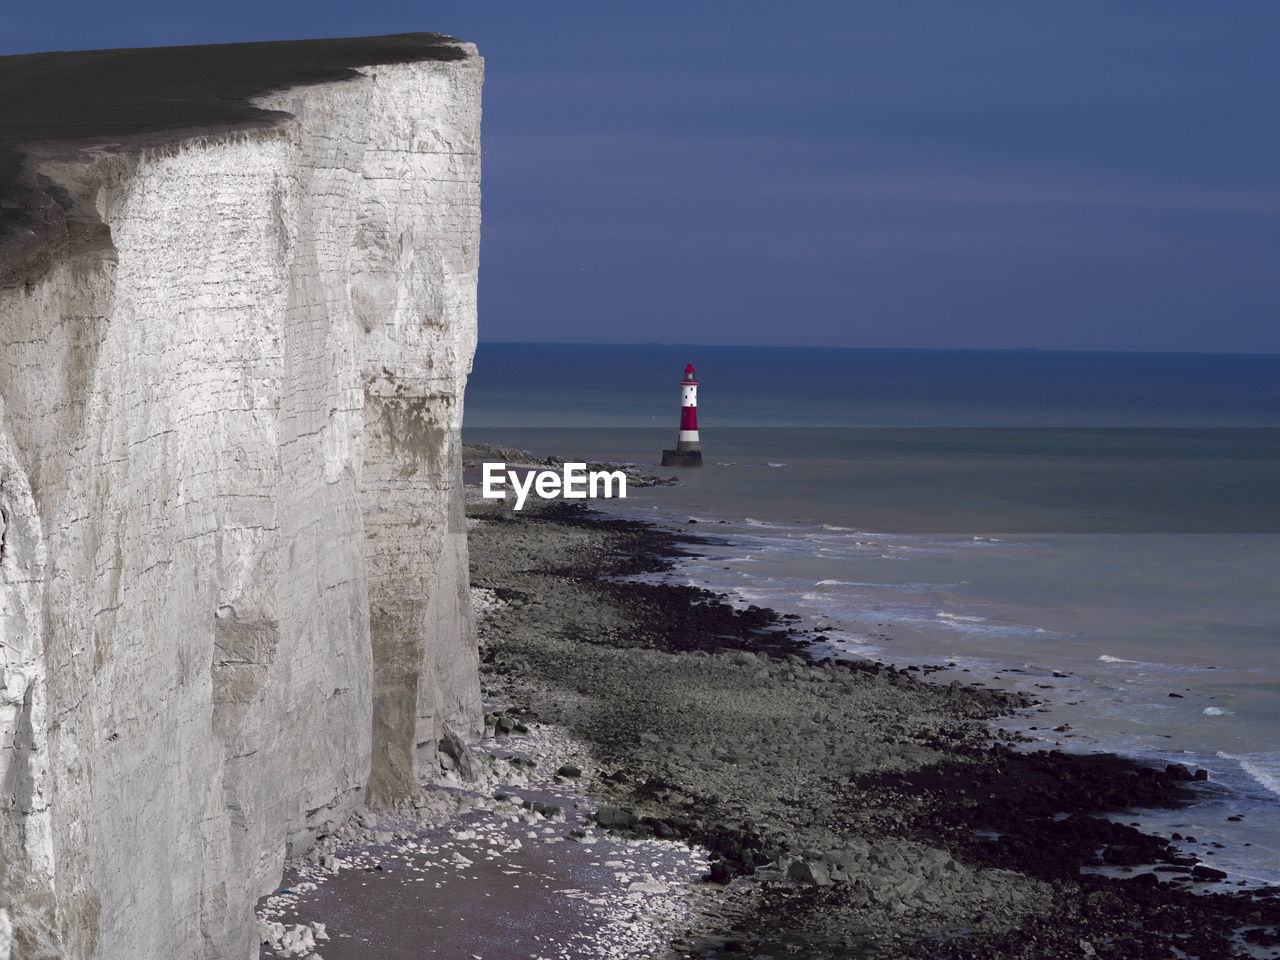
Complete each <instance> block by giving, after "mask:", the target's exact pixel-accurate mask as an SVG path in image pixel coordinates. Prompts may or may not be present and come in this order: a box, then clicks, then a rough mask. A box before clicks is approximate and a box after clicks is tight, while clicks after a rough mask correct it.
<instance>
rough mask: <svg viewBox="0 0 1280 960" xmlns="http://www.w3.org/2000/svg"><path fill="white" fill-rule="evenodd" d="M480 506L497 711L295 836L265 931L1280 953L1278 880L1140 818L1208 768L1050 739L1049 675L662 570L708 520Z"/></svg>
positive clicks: (358, 938)
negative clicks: (896, 654) (414, 767)
mask: <svg viewBox="0 0 1280 960" xmlns="http://www.w3.org/2000/svg"><path fill="white" fill-rule="evenodd" d="M473 501H474V498H473ZM468 514H469V518H468V527H469V546H470V552H471V565H472V570H471V576H472V586H473V598H474V601H475V607H476V612H477V617H478V625H479V634H480V644H481V659H482V671H483V674H482V676H483V682H484V684H485V689H484V692H485V697H486V709H487V710H488V713H487V714H486V728H485V737H484V738H483V739H482V740H481V741H480V742H479V743H478V744H475V745H472V746H470V747H467V746H465V745H462V744H461V743H458V744H455V745H442V748H443V747H447V749H443V750H442V755H443V756H444V757H445V759H444V761H443V762H444V764H445V765H446V767H447V769H444V770H442V771H441V784H437V785H434V786H432V787H430V788H426V787H424V790H423V793H422V795H421V797H420V798H419V799H418V800H416V801H415V802H414V803H412V804H406V805H404V807H403V808H399V809H397V810H394V811H381V812H366V813H365V814H363V815H362V818H361V819H359V820H357V821H354V822H352V823H349V824H348V825H347V826H345V827H344V828H343V829H342V830H341V831H339V832H338V833H337V834H335V835H333V836H331V837H327V838H324V839H322V840H321V842H320V843H319V844H318V846H317V847H316V849H315V850H313V851H312V852H311V853H310V854H309V855H308V858H307V859H306V860H304V861H301V862H298V863H295V864H292V865H291V867H290V869H289V871H288V872H287V873H286V876H285V881H284V884H283V886H282V888H281V889H280V890H279V891H277V892H276V893H275V894H274V895H273V896H271V897H268V898H266V899H265V900H264V901H263V902H262V905H261V910H260V917H261V920H262V934H263V953H262V955H263V956H264V957H271V956H294V957H321V958H324V960H334V958H357V957H372V956H378V957H410V956H412V957H430V956H441V957H461V958H465V957H469V956H470V957H479V958H481V960H495V958H517V957H519V958H543V957H545V958H548V960H549V958H553V957H554V958H565V960H569V958H575V957H582V958H587V957H681V956H684V957H695V956H696V957H731V956H732V957H740V956H749V957H760V958H765V957H786V956H803V957H833V958H835V957H856V956H866V957H922V958H923V957H1018V958H1032V957H1046V958H1047V957H1094V956H1098V957H1115V958H1121V957H1124V958H1133V957H1175V956H1196V957H1206V958H1209V957H1235V956H1242V957H1244V956H1247V957H1272V956H1280V949H1277V944H1278V943H1280V938H1278V937H1277V927H1278V926H1280V898H1277V897H1276V893H1277V892H1278V891H1276V890H1275V889H1274V888H1266V887H1262V888H1249V889H1238V888H1235V887H1233V886H1228V885H1227V884H1226V883H1225V882H1224V879H1225V875H1224V874H1223V873H1222V872H1221V871H1218V870H1215V869H1214V867H1213V864H1212V860H1211V859H1208V858H1206V859H1205V860H1201V859H1200V858H1197V857H1193V856H1188V855H1187V854H1186V853H1184V852H1183V851H1182V850H1181V849H1180V848H1177V847H1175V846H1173V845H1172V844H1170V842H1169V841H1168V840H1167V839H1165V838H1162V837H1159V836H1154V835H1149V834H1146V833H1143V832H1142V831H1141V830H1139V829H1137V828H1136V827H1134V826H1130V825H1128V824H1127V823H1126V822H1125V819H1124V817H1123V816H1122V814H1123V812H1124V811H1127V810H1134V809H1149V808H1164V809H1176V808H1178V807H1180V806H1185V805H1187V804H1188V803H1191V802H1193V801H1194V799H1195V797H1196V791H1197V790H1198V789H1199V785H1198V781H1197V776H1200V777H1201V778H1202V777H1203V774H1198V772H1197V771H1196V770H1192V769H1188V768H1186V767H1182V766H1179V765H1169V766H1167V767H1165V768H1156V767H1148V766H1144V765H1142V764H1140V763H1138V762H1136V761H1133V760H1129V759H1125V758H1122V757H1118V756H1115V755H1112V754H1078V753H1077V754H1068V753H1063V752H1060V751H1057V750H1046V749H1043V748H1042V746H1041V745H1038V744H1036V743H1033V742H1028V738H1027V737H1025V736H1024V735H1023V734H1020V733H1015V732H1012V731H1011V730H1010V729H1008V728H1006V726H1005V725H1004V724H1006V723H1007V725H1008V727H1014V726H1016V723H1015V721H1017V720H1019V719H1021V720H1022V721H1023V722H1024V723H1025V720H1026V718H1027V717H1029V716H1034V714H1035V711H1036V710H1037V709H1038V706H1037V703H1036V702H1035V701H1034V700H1033V699H1031V698H1030V697H1028V696H1026V695H1025V694H1019V693H1014V692H1008V691H1001V690H995V689H984V688H980V687H977V686H971V685H966V684H965V683H964V677H963V675H959V674H957V673H956V672H955V671H949V670H947V669H946V668H944V667H943V666H941V665H932V664H916V665H910V666H903V667H897V666H887V665H884V664H881V663H876V662H873V661H867V660H857V659H852V658H840V659H833V658H832V657H831V656H830V655H826V656H822V655H821V654H823V653H824V647H823V645H822V643H821V641H820V639H819V635H817V634H816V633H815V631H814V629H813V628H812V627H810V626H807V625H806V624H805V623H804V622H803V621H802V620H800V618H799V617H797V616H796V615H795V614H792V613H789V612H788V611H775V610H769V609H764V608H759V607H755V608H745V609H744V608H742V607H741V606H740V605H738V606H735V605H733V604H730V603H729V602H727V598H724V597H721V596H717V595H716V594H713V593H710V592H708V591H705V590H700V589H698V588H695V587H687V586H684V587H682V586H677V585H673V584H663V583H654V582H651V581H646V580H644V579H643V578H636V575H638V574H647V573H652V572H653V571H656V570H661V569H663V568H664V567H665V566H666V565H668V564H670V563H671V562H672V560H673V559H674V558H677V557H679V556H681V555H682V554H683V553H684V552H685V551H686V550H687V549H688V547H689V546H690V545H691V542H692V541H693V540H694V539H695V538H696V537H698V536H701V535H700V534H693V533H678V532H673V531H670V530H665V529H659V528H657V527H654V526H650V525H647V524H644V523H640V522H636V521H631V520H619V519H611V518H608V517H605V516H602V515H600V514H596V513H593V512H591V511H590V510H588V509H585V508H582V507H579V506H577V505H574V506H567V505H565V504H563V503H556V502H550V503H545V504H539V505H538V506H537V508H536V509H526V510H525V511H523V512H521V513H520V514H514V513H512V512H511V511H510V509H509V508H508V507H506V506H505V505H504V504H501V503H499V504H494V503H481V502H473V503H472V504H471V505H470V506H469V508H468ZM326 938H327V939H326Z"/></svg>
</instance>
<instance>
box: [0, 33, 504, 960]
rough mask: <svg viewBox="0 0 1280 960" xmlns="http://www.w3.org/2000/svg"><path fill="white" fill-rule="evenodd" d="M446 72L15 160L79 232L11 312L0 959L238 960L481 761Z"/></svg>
mask: <svg viewBox="0 0 1280 960" xmlns="http://www.w3.org/2000/svg"><path fill="white" fill-rule="evenodd" d="M453 49H454V51H455V53H456V56H453V57H451V58H450V59H429V60H419V61H414V60H409V61H408V62H399V63H393V64H379V65H376V66H360V67H356V69H354V70H347V71H345V72H344V74H343V75H342V76H341V77H339V78H337V79H328V80H324V81H322V82H308V83H306V84H303V85H296V86H288V87H285V88H283V89H280V88H277V89H275V90H274V92H270V93H266V94H264V95H261V96H259V97H258V98H257V99H256V100H255V101H254V102H255V104H256V105H257V106H258V107H260V108H263V109H266V110H271V111H278V113H275V114H273V115H271V120H270V122H257V123H252V124H242V125H239V126H236V125H234V124H233V125H230V126H229V127H228V128H227V129H223V130H216V131H205V132H184V133H183V134H182V135H174V136H172V137H167V138H166V137H156V136H152V137H150V138H149V139H147V140H146V141H145V142H130V141H127V140H126V141H124V142H120V143H115V144H107V143H102V142H96V143H77V144H71V145H68V143H67V142H65V141H64V142H59V143H47V142H46V143H29V144H28V145H27V146H26V152H27V156H28V158H29V167H30V168H31V169H32V170H34V171H35V172H36V173H38V174H39V177H40V178H41V179H39V180H38V182H39V183H41V184H43V185H44V187H45V190H46V193H48V194H49V195H52V196H54V197H55V199H57V201H58V203H59V204H60V205H61V206H62V207H63V208H65V209H66V210H67V211H68V214H67V218H68V222H69V223H72V225H73V226H74V229H72V230H68V231H66V232H65V234H66V235H69V236H71V238H72V242H64V243H63V244H62V246H61V247H60V248H59V250H58V251H57V253H56V255H55V256H49V257H47V258H45V260H44V261H43V262H42V261H41V259H40V258H39V257H37V258H34V259H33V258H30V257H28V258H27V262H28V263H35V264H37V266H35V267H29V268H27V269H25V270H23V269H17V270H13V271H10V274H9V277H8V280H9V285H8V286H5V287H2V288H0V785H2V786H0V958H3V957H4V955H5V950H4V943H5V938H6V932H5V931H6V929H8V930H11V935H12V939H13V946H12V954H13V956H15V957H18V956H20V957H23V958H36V957H55V956H56V957H62V956H66V957H75V958H89V957H103V958H126V957H127V958H139V960H140V958H153V957H154V958H175V957H177V958H185V957H191V958H194V957H201V958H205V957H208V958H213V957H217V958H225V957H237V956H242V957H249V956H254V957H256V956H257V947H256V942H255V941H254V938H253V931H252V923H251V918H252V905H253V901H254V900H255V899H256V898H257V897H258V896H260V895H261V894H263V893H265V892H267V891H268V890H269V889H271V888H273V886H274V885H275V883H276V882H277V881H278V878H279V876H280V870H281V867H282V861H283V859H284V857H285V856H286V853H287V852H297V851H299V850H301V849H304V848H305V847H306V845H307V844H308V843H309V842H310V841H311V840H312V839H313V838H314V836H315V834H316V833H317V832H323V831H325V830H326V829H328V828H331V827H333V826H334V825H335V824H336V823H337V822H338V821H340V820H341V819H343V818H344V817H345V816H346V815H347V814H348V813H349V812H350V811H351V810H352V808H353V807H354V806H356V805H358V804H360V803H362V802H364V801H365V800H371V801H374V802H379V801H381V802H390V801H394V800H396V799H398V798H400V797H403V796H406V795H408V794H410V793H411V792H412V791H413V789H414V788H415V782H416V778H417V777H418V776H419V765H420V764H422V765H423V770H424V771H426V770H429V769H431V768H432V766H431V765H433V764H434V762H435V749H436V744H437V743H438V741H439V740H440V738H441V737H442V735H443V733H444V731H445V730H446V729H449V730H453V731H455V732H458V733H461V734H463V735H466V734H468V733H472V732H474V731H475V729H476V724H477V722H478V720H479V687H478V680H477V670H476V667H477V663H476V649H475V640H474V626H473V624H472V622H471V619H470V607H469V603H468V599H467V570H466V539H465V530H464V524H463V522H462V517H461V502H460V490H459V489H458V487H459V484H460V468H459V462H458V447H459V441H458V434H459V427H460V424H461V419H462V398H463V388H464V385H465V380H466V376H467V373H468V372H469V370H470V364H471V356H472V352H473V350H474V346H475V325H476V301H475V293H476V275H477V264H478V241H479V209H480V208H479V176H480V146H479V121H480V87H481V81H482V70H483V67H482V61H481V60H480V59H479V58H478V57H476V56H475V53H474V49H473V48H470V47H468V46H465V45H461V46H458V47H455V48H453ZM374 62H376V60H375V61H374ZM51 185H52V186H51ZM420 745H421V746H420Z"/></svg>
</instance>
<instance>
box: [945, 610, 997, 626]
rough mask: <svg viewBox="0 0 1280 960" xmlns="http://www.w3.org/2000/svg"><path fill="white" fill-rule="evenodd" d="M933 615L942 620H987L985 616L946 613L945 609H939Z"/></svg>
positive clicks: (969, 621)
mask: <svg viewBox="0 0 1280 960" xmlns="http://www.w3.org/2000/svg"><path fill="white" fill-rule="evenodd" d="M934 616H936V617H940V618H941V619H943V620H958V621H962V622H964V623H986V622H987V618H986V617H974V616H970V615H969V614H965V613H947V611H945V610H939V611H938V612H937V613H936V614H934Z"/></svg>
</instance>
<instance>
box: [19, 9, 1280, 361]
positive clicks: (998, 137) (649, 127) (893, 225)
mask: <svg viewBox="0 0 1280 960" xmlns="http://www.w3.org/2000/svg"><path fill="white" fill-rule="evenodd" d="M0 29H2V31H3V32H2V33H0V53H3V54H10V53H27V52H35V51H44V50H71V49H89V48H101V47H124V46H154V45H164V44H186V43H217V42H229V41H242V40H277V39H296V38H301V37H312V36H343V35H353V36H354V35H369V34H381V33H398V32H407V31H414V30H438V31H441V32H444V33H450V34H453V35H455V36H458V37H460V38H462V39H465V40H470V41H473V42H475V43H476V44H477V45H478V46H479V48H480V52H481V54H482V55H483V56H484V57H485V61H486V66H485V69H486V82H485V91H484V121H483V124H484V125H483V143H484V173H483V190H484V207H483V212H484V225H483V230H482V242H481V280H480V335H481V338H482V339H486V340H522V341H528V340H532V341H539V340H541V341H585V342H645V341H659V342H678V343H738V344H803V345H839V346H868V347H975V348H997V349H998V348H1008V347H1041V348H1045V349H1101V350H1208V351H1238V352H1272V353H1274V352H1280V123H1277V121H1276V118H1277V116H1280V56H1278V55H1277V46H1276V44H1277V39H1276V38H1277V37H1278V36H1280V5H1277V4H1274V3H1264V2H1240V3H1227V4H1205V3H1193V2H1185V0H1174V2H1161V3H1156V2H1137V3H1130V4H1114V3H1106V2H1076V3H1070V4H1065V3H1064V4H1018V3H988V2H975V3H965V4H956V3H952V2H948V0H934V2H918V3H849V2H847V0H845V2H838V0H837V2H809V3H804V2H798V3H793V4H787V5H783V4H781V3H776V2H775V3H760V2H748V0H737V2H732V3H730V2H701V3H699V2H669V0H661V2H651V3H644V4H641V3H627V4H622V3H598V2H574V3H563V2H546V3H536V2H516V0H503V2H498V0H493V2H485V0H469V2H462V0H459V2H448V3H443V2H442V3H406V2H394V0H366V2H363V3H360V4H350V3H336V2H323V0H307V2H302V0H287V2H276V3H271V2H261V0H259V2H254V3H249V2H245V0H224V2H220V3H217V4H205V5H201V6H199V7H178V6H176V5H172V4H171V3H164V4H161V3H158V2H142V0H118V2H115V3H111V4H102V3H101V2H92V3H90V2H83V0H76V2H69V3H58V2H51V3H46V4H43V5H40V4H23V5H20V6H18V7H15V8H11V9H9V10H7V11H6V13H5V16H4V24H3V27H2V28H0Z"/></svg>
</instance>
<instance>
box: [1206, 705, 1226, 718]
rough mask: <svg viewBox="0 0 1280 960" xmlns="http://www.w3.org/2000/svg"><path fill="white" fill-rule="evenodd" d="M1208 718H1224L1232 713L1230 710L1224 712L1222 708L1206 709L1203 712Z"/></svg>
mask: <svg viewBox="0 0 1280 960" xmlns="http://www.w3.org/2000/svg"><path fill="white" fill-rule="evenodd" d="M1201 713H1203V714H1204V715H1205V716H1206V717H1223V716H1227V715H1228V714H1230V713H1231V711H1230V710H1223V709H1222V708H1221V707H1205V708H1204V710H1202V711H1201Z"/></svg>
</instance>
